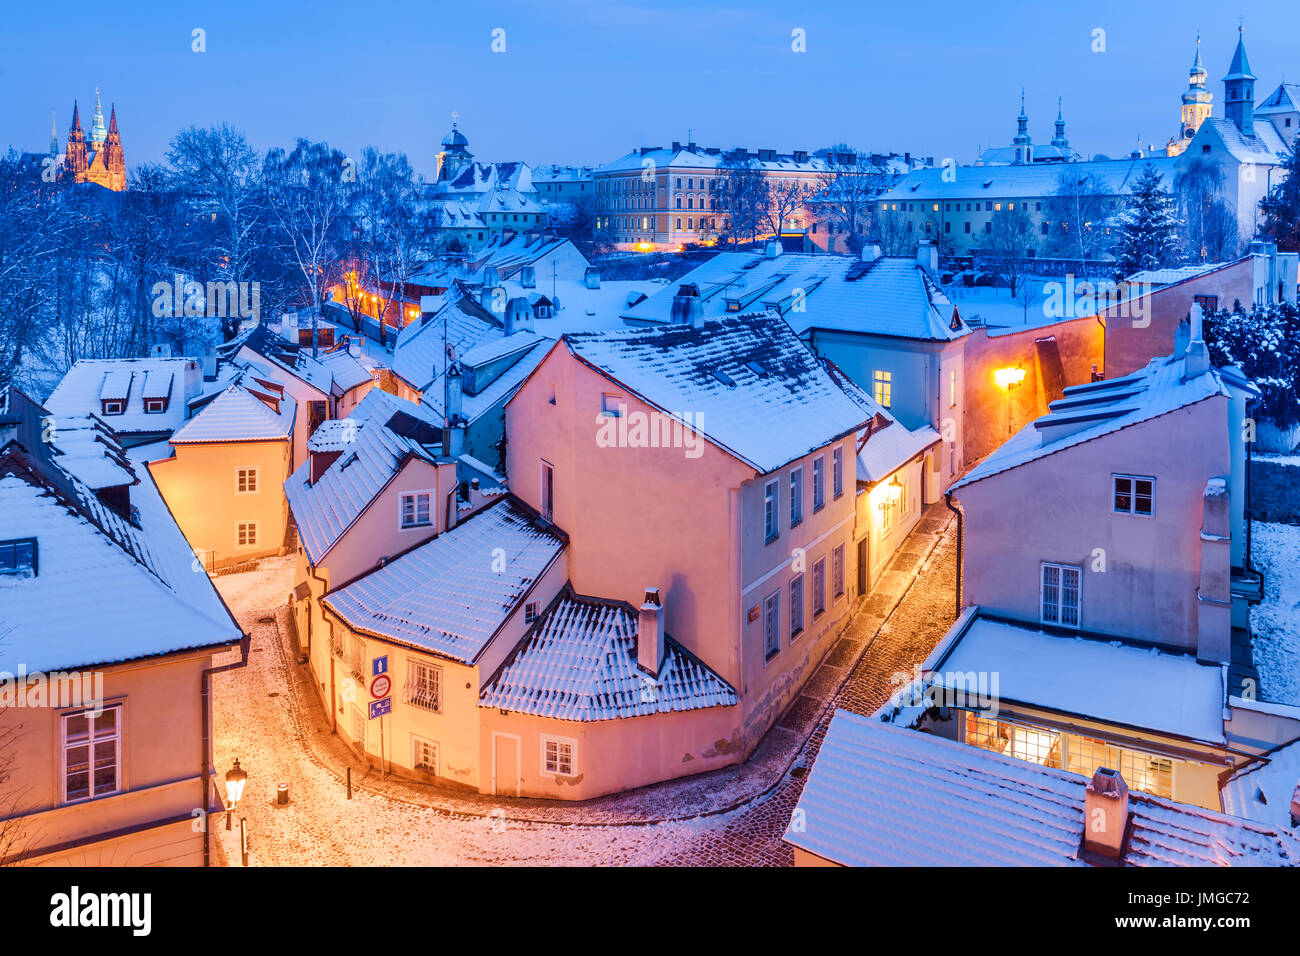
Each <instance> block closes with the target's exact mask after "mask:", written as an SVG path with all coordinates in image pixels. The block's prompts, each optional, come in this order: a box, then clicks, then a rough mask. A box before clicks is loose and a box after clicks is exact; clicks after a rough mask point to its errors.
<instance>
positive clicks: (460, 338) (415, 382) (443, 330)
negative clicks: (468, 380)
mask: <svg viewBox="0 0 1300 956" xmlns="http://www.w3.org/2000/svg"><path fill="white" fill-rule="evenodd" d="M489 316H490V313H488V312H487V311H486V310H484V309H483V308H482V307H481V306H480V305H479V304H478V303H477V302H475V301H474V299H473V297H472V296H469V295H467V294H465V292H464V291H463V290H461V289H459V287H458V293H457V294H456V295H454V296H451V297H449V300H448V301H447V302H445V303H444V304H443V306H442V308H440V309H439V310H438V311H437V312H436V313H435V314H433V315H432V316H430V317H428V318H427V319H417V320H416V321H414V322H412V323H410V324H409V325H407V326H405V327H404V328H403V329H402V331H401V332H400V333H398V336H397V342H396V344H395V345H394V346H393V364H392V370H393V374H394V375H397V376H398V377H399V378H401V379H402V380H403V381H405V382H407V383H409V384H410V385H411V386H412V387H413V388H415V389H417V390H419V391H425V390H427V389H428V388H429V386H430V384H431V383H432V382H433V380H434V379H435V378H438V377H439V376H441V375H442V371H443V367H444V365H446V364H448V363H450V362H451V361H452V359H453V357H455V356H460V355H461V354H463V353H464V352H467V351H469V350H470V349H472V348H473V347H474V346H476V345H478V344H479V343H480V342H483V341H486V340H488V339H489V338H491V337H493V336H494V335H495V336H500V335H501V334H502V328H501V325H500V324H498V323H496V322H495V321H493V320H492V319H491V318H489ZM448 348H450V349H451V351H452V353H453V354H452V355H449V354H448V351H447V350H448Z"/></svg>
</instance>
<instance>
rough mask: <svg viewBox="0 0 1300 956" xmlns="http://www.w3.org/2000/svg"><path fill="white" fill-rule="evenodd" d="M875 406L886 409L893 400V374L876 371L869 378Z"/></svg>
mask: <svg viewBox="0 0 1300 956" xmlns="http://www.w3.org/2000/svg"><path fill="white" fill-rule="evenodd" d="M871 382H872V385H873V387H874V393H875V394H874V398H875V399H876V404H877V405H880V406H883V407H884V408H888V407H889V405H890V402H892V401H893V399H894V373H893V372H883V371H881V370H880V369H876V370H875V371H874V372H873V373H872V376H871Z"/></svg>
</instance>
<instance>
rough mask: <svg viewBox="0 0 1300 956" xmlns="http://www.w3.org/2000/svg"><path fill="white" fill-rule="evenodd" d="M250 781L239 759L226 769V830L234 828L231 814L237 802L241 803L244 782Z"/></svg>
mask: <svg viewBox="0 0 1300 956" xmlns="http://www.w3.org/2000/svg"><path fill="white" fill-rule="evenodd" d="M247 782H248V774H246V773H244V771H243V770H242V769H240V766H239V761H238V760H236V761H235V765H234V766H233V767H231V768H230V769H229V770H227V771H226V830H227V831H229V830H232V829H233V827H232V826H231V825H230V817H231V814H233V813H234V812H235V804H237V803H239V798H240V797H242V796H243V795H244V784H245V783H247Z"/></svg>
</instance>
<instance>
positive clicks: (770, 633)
mask: <svg viewBox="0 0 1300 956" xmlns="http://www.w3.org/2000/svg"><path fill="white" fill-rule="evenodd" d="M786 589H787V590H788V592H789V595H790V620H789V638H788V641H789V643H791V644H793V643H794V641H795V640H796V639H797V638H798V637H799V635H800V634H801V633H803V630H804V627H805V624H806V618H805V610H804V573H803V572H802V571H801V572H799V573H798V574H796V575H794V577H792V578H791V579H790V583H789V584H788V585H787V588H786ZM844 593H845V592H844V545H842V544H838V545H836V546H835V547H834V548H832V549H831V599H832V600H833V601H839V600H840V599H841V598H843V597H844ZM824 613H826V558H825V557H822V558H818V559H817V560H816V561H815V562H813V566H812V618H813V620H814V621H815V620H817V618H819V617H820V616H821V615H822V614H824ZM780 651H781V590H780V589H778V590H775V591H773V592H772V593H771V594H769V595H768V596H767V597H766V598H764V599H763V657H764V660H765V661H770V660H771V659H772V658H773V657H775V656H776V655H777V654H779V653H780Z"/></svg>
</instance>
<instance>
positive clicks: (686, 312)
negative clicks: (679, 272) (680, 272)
mask: <svg viewBox="0 0 1300 956" xmlns="http://www.w3.org/2000/svg"><path fill="white" fill-rule="evenodd" d="M669 322H670V324H672V325H695V326H698V325H701V324H702V323H703V322H704V303H703V302H702V301H701V300H700V289H699V286H697V285H695V283H693V282H685V283H683V284H682V285H680V286H678V287H677V294H676V295H675V296H673V310H672V315H671V317H670V319H669Z"/></svg>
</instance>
